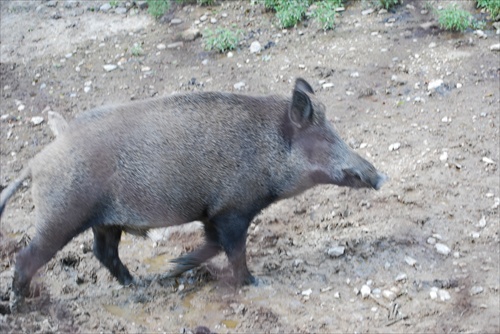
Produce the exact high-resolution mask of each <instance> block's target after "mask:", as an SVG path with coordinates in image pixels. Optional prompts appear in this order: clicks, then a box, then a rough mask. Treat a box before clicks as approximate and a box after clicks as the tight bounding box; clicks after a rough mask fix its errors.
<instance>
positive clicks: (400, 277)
mask: <svg viewBox="0 0 500 334" xmlns="http://www.w3.org/2000/svg"><path fill="white" fill-rule="evenodd" d="M407 279H408V276H407V275H406V274H405V273H401V274H399V275H398V276H396V281H397V282H401V281H406V280H407Z"/></svg>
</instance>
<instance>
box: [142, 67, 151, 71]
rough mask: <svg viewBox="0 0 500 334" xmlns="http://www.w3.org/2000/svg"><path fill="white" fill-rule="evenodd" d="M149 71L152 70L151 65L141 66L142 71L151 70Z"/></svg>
mask: <svg viewBox="0 0 500 334" xmlns="http://www.w3.org/2000/svg"><path fill="white" fill-rule="evenodd" d="M149 71H151V67H149V66H143V67H141V72H149Z"/></svg>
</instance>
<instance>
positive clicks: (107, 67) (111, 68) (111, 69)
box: [102, 64, 118, 72]
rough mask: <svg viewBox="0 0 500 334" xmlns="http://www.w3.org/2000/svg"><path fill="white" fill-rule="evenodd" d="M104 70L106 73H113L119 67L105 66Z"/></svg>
mask: <svg viewBox="0 0 500 334" xmlns="http://www.w3.org/2000/svg"><path fill="white" fill-rule="evenodd" d="M102 68H104V70H105V71H106V72H111V71H114V70H116V69H117V68H118V66H116V65H114V64H107V65H104V66H103V67H102Z"/></svg>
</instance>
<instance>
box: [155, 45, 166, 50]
mask: <svg viewBox="0 0 500 334" xmlns="http://www.w3.org/2000/svg"><path fill="white" fill-rule="evenodd" d="M156 48H157V49H158V50H165V49H166V48H167V46H166V45H165V44H163V43H160V44H158V45H157V46H156Z"/></svg>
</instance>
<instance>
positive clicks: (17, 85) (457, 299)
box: [0, 0, 500, 333]
mask: <svg viewBox="0 0 500 334" xmlns="http://www.w3.org/2000/svg"><path fill="white" fill-rule="evenodd" d="M105 3H106V2H104V1H101V2H94V1H62V0H60V1H49V2H46V1H2V2H1V3H0V6H1V62H0V80H1V85H0V93H1V104H0V115H1V121H0V130H1V132H0V137H1V141H0V154H1V155H0V156H1V164H0V166H1V178H0V184H1V185H2V187H5V186H6V185H7V184H8V183H9V182H11V181H12V180H13V179H14V178H15V177H16V176H17V175H18V173H19V171H20V170H21V168H22V167H23V166H24V165H25V164H26V163H27V161H29V159H31V158H32V157H33V156H34V155H35V154H36V153H37V152H39V151H40V150H41V149H42V148H43V147H44V146H45V145H47V144H48V143H49V142H50V141H51V140H53V139H54V135H53V133H52V131H51V130H50V128H49V126H48V125H47V115H48V111H49V110H53V111H57V112H59V113H61V114H62V115H63V116H64V118H66V119H67V120H70V119H72V118H74V117H75V116H76V115H77V114H79V113H81V112H84V111H85V110H88V109H90V108H93V107H95V106H100V105H103V104H110V103H119V102H125V101H130V100H133V99H146V98H149V97H152V96H157V95H158V96H161V95H168V94H171V93H174V92H188V91H209V90H213V91H238V92H242V93H245V94H275V93H279V94H290V92H291V89H292V84H293V81H294V79H295V78H297V77H303V78H305V79H306V80H308V81H309V82H310V83H311V84H312V86H313V88H314V89H315V90H316V94H317V96H319V98H320V99H321V100H322V101H323V102H324V103H325V105H327V108H328V114H327V116H328V118H329V119H330V120H331V121H332V122H333V123H334V124H335V127H336V128H337V130H338V131H339V133H340V134H341V136H342V137H343V138H344V139H345V140H346V142H348V143H349V145H351V146H352V147H353V148H354V149H355V150H356V151H357V152H359V153H360V154H361V155H363V156H366V157H367V158H368V159H369V160H370V161H372V162H373V163H374V164H375V165H376V166H377V167H378V168H379V169H380V170H382V171H383V172H385V173H387V174H388V175H389V176H390V181H389V182H388V183H386V184H385V185H384V186H383V187H382V189H381V190H379V191H369V190H352V189H347V188H339V187H336V186H319V187H316V188H314V189H311V190H310V191H307V192H306V193H304V194H301V195H299V196H296V197H294V198H292V199H289V200H285V201H281V202H279V203H277V204H274V205H272V206H271V207H269V208H268V209H266V210H265V211H263V212H262V213H261V214H260V215H259V216H258V217H257V218H256V219H255V220H254V222H253V223H252V225H251V227H250V230H249V237H248V242H247V245H248V246H247V248H248V262H249V268H250V269H251V270H252V271H253V273H254V274H255V275H256V276H257V277H258V278H259V280H260V284H259V285H258V286H247V287H243V288H234V287H232V286H231V285H229V284H227V280H225V278H224V277H225V275H226V274H227V272H226V271H225V270H224V268H225V266H226V265H227V260H226V258H225V257H224V256H220V257H217V258H216V259H214V260H213V261H211V263H210V264H208V265H207V266H206V267H203V268H200V269H197V270H194V271H191V272H188V273H186V274H185V275H184V276H182V277H181V278H180V279H178V280H177V281H175V282H173V281H168V280H165V279H162V276H161V275H162V274H163V273H165V272H167V270H168V269H169V268H170V264H169V261H170V260H171V259H173V258H175V257H177V256H179V255H180V254H183V253H185V252H187V251H190V250H192V249H193V248H194V247H196V245H198V244H199V243H201V242H202V233H201V232H200V230H199V226H198V225H194V227H193V228H190V229H187V230H185V231H184V230H182V231H179V230H171V229H167V230H160V231H156V232H153V233H152V234H151V237H150V238H139V237H135V236H130V235H124V237H123V238H122V242H121V244H120V255H121V258H122V259H123V261H124V263H125V264H126V265H127V266H128V268H129V269H130V270H131V272H132V273H133V275H134V276H135V277H138V278H140V279H141V280H143V281H145V282H148V284H146V286H144V287H122V286H120V285H119V283H118V282H117V281H116V280H115V279H113V278H112V277H111V275H110V274H109V273H108V271H107V270H106V269H104V268H103V267H102V266H101V265H100V263H99V262H98V261H97V259H96V258H95V257H94V256H93V254H92V251H91V247H92V234H91V233H90V232H89V231H87V232H85V233H83V234H81V235H80V236H78V237H77V238H75V239H74V240H73V241H71V242H70V243H69V244H68V245H67V246H66V247H65V248H64V249H63V250H61V251H60V252H59V253H58V254H57V256H56V257H55V258H54V259H52V260H51V261H50V262H49V264H48V265H46V266H45V267H44V268H42V269H41V270H40V271H39V273H38V275H37V276H36V279H35V280H34V282H33V284H32V285H33V296H32V298H30V299H28V306H29V309H30V310H29V312H27V313H23V314H16V315H13V314H9V312H8V309H7V307H6V305H8V298H9V294H10V284H11V280H12V274H13V265H14V261H15V254H16V253H17V252H18V251H19V249H20V248H21V247H23V246H24V245H25V244H26V243H27V242H28V241H29V239H30V237H32V236H33V234H34V231H35V226H34V217H33V216H34V215H33V204H32V201H31V192H30V182H29V181H26V182H25V184H24V186H23V187H22V188H21V190H20V191H18V192H17V193H16V195H15V196H14V197H13V198H12V199H11V200H10V202H9V204H8V206H7V208H6V210H5V212H4V214H3V217H2V221H1V228H0V233H1V236H0V238H1V239H0V255H1V258H0V278H1V279H0V298H1V302H0V306H1V307H0V331H2V332H21V331H22V332H56V331H57V332H84V333H90V332H92V333H94V332H175V333H185V332H200V333H203V332H208V331H207V329H206V328H208V329H210V330H211V331H213V332H218V333H236V332H247V333H250V332H252V333H257V332H266V333H267V332H269V333H289V332H324V333H333V332H342V333H346V332H350V333H361V332H375V333H376V332H379V333H382V332H383V333H388V332H394V333H402V332H433V333H434V332H469V333H471V332H472V333H498V332H500V323H499V322H500V320H499V319H500V314H499V312H500V311H499V310H500V305H499V300H500V296H499V284H500V282H499V277H500V275H499V263H500V259H499V257H500V248H499V247H500V246H499V202H500V199H499V197H500V176H499V170H498V163H499V162H500V157H499V142H500V139H499V109H500V108H499V106H500V86H499V83H500V81H499V75H500V59H499V58H500V52H495V51H491V50H490V47H491V45H493V44H497V43H499V42H500V35H498V34H496V32H495V30H494V28H492V26H491V23H489V24H488V25H487V26H486V27H485V28H484V34H485V36H486V37H487V38H484V36H483V37H481V33H474V32H473V31H467V32H465V33H463V34H462V33H450V32H445V31H442V30H440V29H439V28H438V27H437V25H436V21H435V17H434V16H433V15H432V14H431V13H426V9H428V8H427V6H428V4H431V5H435V6H437V3H436V1H430V2H424V1H405V3H404V4H403V5H402V6H399V7H397V8H396V9H395V10H394V11H390V12H385V13H384V12H382V13H379V11H378V10H375V11H374V12H373V13H370V14H368V15H363V13H362V11H363V10H366V9H367V8H369V7H367V5H368V4H369V2H350V3H349V4H348V6H347V8H346V10H345V11H343V12H341V13H339V16H338V17H337V27H336V29H335V30H334V31H328V32H326V33H325V32H323V31H322V30H320V29H318V26H317V25H316V24H315V23H314V22H313V21H305V23H301V24H300V25H299V26H298V27H296V28H294V29H289V30H287V31H283V30H282V29H280V28H278V27H277V25H276V20H275V18H274V16H273V14H272V13H267V12H265V10H264V8H263V6H262V5H252V4H251V3H250V2H249V1H241V2H238V1H227V2H223V3H222V4H219V5H218V6H214V7H209V8H206V7H204V8H201V7H197V6H186V7H177V8H174V10H173V11H172V12H171V13H169V14H168V15H167V17H165V18H163V19H162V20H161V21H155V20H153V19H151V17H150V16H149V15H148V14H147V12H146V11H145V10H140V9H137V8H135V7H134V8H130V9H128V10H127V12H126V14H120V13H116V11H115V10H114V9H111V10H109V11H108V12H106V13H104V12H102V11H98V10H94V11H92V10H91V8H99V7H100V6H101V5H103V4H105ZM439 3H440V4H441V5H444V4H443V3H445V1H440V2H439ZM461 3H462V4H465V5H466V6H468V7H467V8H469V9H471V10H473V11H474V13H475V15H477V16H478V17H480V18H481V17H482V18H485V16H486V15H484V14H481V13H479V12H478V11H475V10H474V9H473V4H472V2H469V3H465V2H461ZM364 14H366V12H365V13H364ZM204 15H206V18H207V20H206V21H203V20H202V21H201V22H199V24H198V22H195V21H197V20H198V21H199V20H200V18H201V17H202V16H204ZM212 18H213V19H215V20H216V21H217V22H215V23H212V22H211V19H212ZM172 19H180V20H181V22H180V23H178V22H177V20H174V21H173V22H172V21H171V20H172ZM215 20H212V21H215ZM233 25H235V26H236V27H237V28H238V29H241V31H242V33H243V35H242V36H243V39H242V42H241V43H240V45H239V47H238V49H237V50H235V51H233V56H232V57H228V55H227V54H222V55H221V54H216V53H213V52H207V51H205V50H204V49H203V43H202V39H201V38H197V39H195V40H194V41H183V42H182V44H180V43H179V44H177V46H176V45H174V47H172V45H170V44H171V43H174V42H179V41H182V39H181V33H182V32H183V31H184V30H186V29H189V28H191V27H197V28H198V29H200V30H201V31H202V32H203V31H204V30H205V29H206V28H212V29H213V28H215V27H217V26H221V27H233ZM254 41H258V42H260V44H261V46H262V51H261V52H260V53H251V52H250V50H249V46H250V44H251V43H252V42H254ZM159 44H163V46H162V45H160V46H159ZM134 45H136V46H135V47H134ZM264 46H267V48H264ZM107 64H114V65H118V68H117V69H115V70H114V71H110V72H107V71H105V70H104V69H103V66H104V65H107ZM440 80H441V81H440ZM242 82H243V83H244V85H243V84H241V83H242ZM235 84H239V85H236V86H237V87H238V88H239V90H237V89H236V88H235V86H234V85H235ZM215 112H216V111H215ZM33 117H42V118H43V122H42V123H41V124H34V122H35V123H37V122H36V120H37V118H34V119H33ZM199 326H205V327H206V328H202V327H199Z"/></svg>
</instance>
